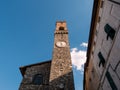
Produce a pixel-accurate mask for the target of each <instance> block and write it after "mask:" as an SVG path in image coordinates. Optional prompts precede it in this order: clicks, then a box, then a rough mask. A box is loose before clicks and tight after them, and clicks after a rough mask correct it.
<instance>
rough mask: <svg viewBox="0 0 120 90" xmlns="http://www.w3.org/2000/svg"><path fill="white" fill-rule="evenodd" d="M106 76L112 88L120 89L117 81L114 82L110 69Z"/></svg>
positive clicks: (113, 89)
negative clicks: (116, 83)
mask: <svg viewBox="0 0 120 90" xmlns="http://www.w3.org/2000/svg"><path fill="white" fill-rule="evenodd" d="M106 77H107V80H108V82H109V84H110V86H111V88H112V90H118V89H117V86H116V85H115V83H114V81H113V79H112V76H111V75H110V73H109V72H108V71H107V72H106Z"/></svg>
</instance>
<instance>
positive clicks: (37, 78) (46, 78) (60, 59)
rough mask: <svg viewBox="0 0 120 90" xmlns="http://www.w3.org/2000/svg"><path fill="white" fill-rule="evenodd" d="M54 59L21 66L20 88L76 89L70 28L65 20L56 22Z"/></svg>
mask: <svg viewBox="0 0 120 90" xmlns="http://www.w3.org/2000/svg"><path fill="white" fill-rule="evenodd" d="M54 35H55V37H54V48H53V57H52V61H51V60H50V61H45V62H40V63H36V64H31V65H27V66H22V67H20V71H21V74H22V76H23V79H22V82H21V85H20V87H19V90H74V80H73V72H72V64H71V55H70V46H69V41H68V30H67V26H66V22H65V21H62V22H60V21H58V22H56V30H55V33H54Z"/></svg>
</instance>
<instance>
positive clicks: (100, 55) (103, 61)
mask: <svg viewBox="0 0 120 90" xmlns="http://www.w3.org/2000/svg"><path fill="white" fill-rule="evenodd" d="M98 57H99V59H100V62H99V67H100V65H101V64H102V66H103V67H104V64H105V59H104V57H103V55H102V53H101V52H99V53H98Z"/></svg>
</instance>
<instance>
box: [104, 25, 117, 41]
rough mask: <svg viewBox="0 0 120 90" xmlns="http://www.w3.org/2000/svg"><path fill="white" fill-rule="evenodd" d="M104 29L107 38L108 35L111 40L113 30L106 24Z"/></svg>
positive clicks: (113, 33)
mask: <svg viewBox="0 0 120 90" xmlns="http://www.w3.org/2000/svg"><path fill="white" fill-rule="evenodd" d="M104 30H105V32H106V33H107V40H108V38H109V37H110V38H111V39H112V40H113V38H114V36H115V30H114V29H113V28H112V27H111V26H110V25H108V24H106V25H105V27H104Z"/></svg>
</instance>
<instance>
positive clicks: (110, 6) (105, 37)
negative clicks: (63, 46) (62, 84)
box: [83, 0, 120, 90]
mask: <svg viewBox="0 0 120 90" xmlns="http://www.w3.org/2000/svg"><path fill="white" fill-rule="evenodd" d="M84 70H85V71H84V81H83V87H84V90H120V0H94V5H93V13H92V20H91V28H90V36H89V41H88V50H87V61H86V63H85V67H84Z"/></svg>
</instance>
